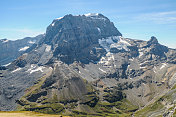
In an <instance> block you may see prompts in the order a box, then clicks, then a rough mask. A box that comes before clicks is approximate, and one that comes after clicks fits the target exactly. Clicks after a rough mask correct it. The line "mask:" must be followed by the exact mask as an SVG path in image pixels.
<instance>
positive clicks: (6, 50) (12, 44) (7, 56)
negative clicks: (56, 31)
mask: <svg viewBox="0 0 176 117" xmlns="http://www.w3.org/2000/svg"><path fill="white" fill-rule="evenodd" d="M41 38H43V35H39V36H36V37H26V38H24V39H20V40H14V41H12V40H7V39H0V53H1V56H0V65H5V64H8V63H10V62H12V61H14V60H15V59H16V58H18V57H19V56H21V55H22V54H24V52H25V51H26V50H27V49H28V48H30V47H31V46H32V45H33V44H35V43H37V42H38V41H39V40H40V39H41Z"/></svg>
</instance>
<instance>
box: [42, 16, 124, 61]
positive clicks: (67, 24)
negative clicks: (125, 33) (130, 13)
mask: <svg viewBox="0 0 176 117" xmlns="http://www.w3.org/2000/svg"><path fill="white" fill-rule="evenodd" d="M112 35H113V36H121V33H120V32H119V31H118V30H117V29H116V28H115V26H114V24H113V23H112V22H110V20H109V19H108V18H107V17H105V16H103V15H102V14H97V15H95V16H90V17H89V16H85V15H82V16H72V15H66V16H64V17H63V18H62V19H59V20H58V19H56V20H54V21H53V22H52V24H51V25H50V26H49V27H48V28H47V31H46V36H45V39H44V40H43V43H45V44H49V45H52V49H53V50H54V56H55V57H56V58H59V59H61V60H62V61H64V62H66V63H69V64H70V63H73V62H74V61H81V62H83V63H89V62H90V61H98V60H99V59H100V57H101V56H102V55H103V54H104V50H103V48H101V47H100V46H99V43H98V39H101V38H106V37H109V36H112ZM96 48H100V49H96Z"/></svg>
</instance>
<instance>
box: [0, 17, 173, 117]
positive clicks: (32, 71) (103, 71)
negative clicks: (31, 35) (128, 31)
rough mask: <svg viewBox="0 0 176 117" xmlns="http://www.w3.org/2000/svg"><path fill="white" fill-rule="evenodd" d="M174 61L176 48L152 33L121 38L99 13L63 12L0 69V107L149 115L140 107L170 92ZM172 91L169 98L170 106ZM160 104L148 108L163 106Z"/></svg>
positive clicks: (81, 112)
mask: <svg viewBox="0 0 176 117" xmlns="http://www.w3.org/2000/svg"><path fill="white" fill-rule="evenodd" d="M175 64H176V50H175V49H170V48H168V47H166V46H163V45H161V44H159V43H158V40H157V39H156V37H151V39H150V40H149V41H142V40H136V39H129V38H124V37H122V34H121V33H120V32H119V31H118V30H117V28H116V27H115V26H114V24H113V23H112V22H110V20H109V19H108V18H107V17H105V16H103V15H102V14H86V15H79V16H73V15H66V16H64V17H62V18H58V19H55V20H54V21H53V22H52V24H51V25H49V26H48V28H47V31H46V35H45V37H44V38H43V39H42V40H40V42H39V43H38V44H37V45H36V46H35V48H32V49H30V51H28V52H27V53H25V54H23V55H22V56H21V57H19V58H18V59H17V60H15V61H13V62H12V63H11V64H10V65H9V66H7V67H5V68H4V69H3V70H1V74H0V75H1V79H0V83H1V85H0V90H1V94H0V100H1V101H0V107H1V108H0V109H1V110H15V109H18V110H25V111H26V110H27V111H36V112H42V113H50V114H54V113H55V114H65V115H71V116H78V115H80V116H81V115H84V116H132V115H134V116H135V115H136V116H138V115H139V116H140V115H141V116H144V115H151V114H153V113H150V110H148V109H146V110H148V111H147V112H145V111H143V112H141V111H142V110H143V109H145V108H147V107H148V106H150V104H153V103H156V101H157V98H160V97H162V96H165V95H167V94H168V93H169V92H172V89H171V88H172V87H173V86H174V85H175V78H176V65H175ZM7 81H8V82H7ZM174 94H175V93H173V96H171V97H172V101H171V100H169V101H168V102H169V103H170V102H171V103H172V106H173V107H174V103H175V102H174V101H173V100H175V96H174ZM160 103H163V102H159V104H158V103H157V104H158V105H159V107H153V108H152V110H151V111H155V108H160V106H161V108H162V107H163V106H164V107H165V104H164V103H163V104H160ZM17 104H18V106H17ZM157 104H155V105H156V106H157ZM162 105H163V106H162ZM144 106H146V107H145V108H143V107H144ZM140 109H142V110H140ZM137 110H139V111H137ZM172 110H173V109H172ZM135 111H137V112H136V113H135V114H134V112H135ZM168 111H169V109H165V110H164V111H160V110H159V111H157V113H159V114H160V115H167V112H168ZM137 114H138V115H137ZM159 114H158V115H159ZM171 114H172V113H171ZM152 116H153V115H152Z"/></svg>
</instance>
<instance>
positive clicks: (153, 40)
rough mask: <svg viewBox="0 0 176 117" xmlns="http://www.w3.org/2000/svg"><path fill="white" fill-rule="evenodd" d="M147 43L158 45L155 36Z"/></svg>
mask: <svg viewBox="0 0 176 117" xmlns="http://www.w3.org/2000/svg"><path fill="white" fill-rule="evenodd" d="M147 43H148V44H158V40H157V38H156V37H155V36H152V37H151V39H150V40H149V41H148V42H147Z"/></svg>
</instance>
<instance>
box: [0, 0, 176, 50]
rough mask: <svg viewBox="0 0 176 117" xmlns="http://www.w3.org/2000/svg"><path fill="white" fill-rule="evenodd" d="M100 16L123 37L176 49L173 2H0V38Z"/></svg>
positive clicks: (33, 0) (111, 0)
mask: <svg viewBox="0 0 176 117" xmlns="http://www.w3.org/2000/svg"><path fill="white" fill-rule="evenodd" d="M86 13H102V14H104V15H105V16H107V17H108V18H109V19H110V20H111V21H112V22H114V24H115V26H116V27H117V28H118V30H119V31H120V32H121V33H122V34H123V36H124V37H129V38H134V39H142V40H149V39H150V37H151V36H156V37H157V38H158V40H159V42H160V43H161V44H164V45H167V46H169V47H173V48H176V0H0V39H2V38H7V39H13V40H14V39H21V38H24V37H26V36H36V35H38V34H41V33H45V31H46V27H47V26H48V25H49V24H50V23H51V22H52V20H53V19H55V18H58V17H61V16H64V15H66V14H74V15H78V14H86Z"/></svg>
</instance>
